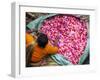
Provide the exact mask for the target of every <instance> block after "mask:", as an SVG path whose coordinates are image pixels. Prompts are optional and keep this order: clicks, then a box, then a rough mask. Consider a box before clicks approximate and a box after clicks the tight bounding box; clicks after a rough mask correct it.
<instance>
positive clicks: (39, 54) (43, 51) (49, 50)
mask: <svg viewBox="0 0 100 80" xmlns="http://www.w3.org/2000/svg"><path fill="white" fill-rule="evenodd" d="M28 37H30V39H29V38H28ZM27 39H28V40H27ZM35 40H36V38H35V37H33V36H32V35H30V34H26V45H27V44H30V43H32V42H35ZM57 51H58V48H57V47H55V46H53V45H51V44H50V42H48V44H47V45H46V47H45V48H41V47H39V46H38V43H35V46H34V48H33V53H32V58H31V61H32V62H39V61H41V59H42V58H44V57H45V56H47V55H49V54H55V53H57Z"/></svg>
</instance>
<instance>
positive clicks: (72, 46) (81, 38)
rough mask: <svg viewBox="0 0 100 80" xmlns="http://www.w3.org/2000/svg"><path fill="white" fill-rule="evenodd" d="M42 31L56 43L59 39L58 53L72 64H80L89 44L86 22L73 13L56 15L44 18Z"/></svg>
mask: <svg viewBox="0 0 100 80" xmlns="http://www.w3.org/2000/svg"><path fill="white" fill-rule="evenodd" d="M40 31H41V32H43V33H45V34H46V35H47V36H48V38H49V40H50V42H51V43H52V44H53V45H54V42H55V40H56V39H58V48H59V51H58V54H61V55H63V56H64V57H65V58H66V59H67V60H69V61H70V62H71V63H72V64H78V62H79V59H80V56H81V55H82V54H83V51H84V49H85V47H86V44H87V26H86V22H85V21H83V20H81V19H80V18H77V17H75V16H72V15H67V14H66V15H62V14H59V15H56V16H53V17H50V18H48V19H46V20H44V22H43V24H42V25H41V28H40Z"/></svg>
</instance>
